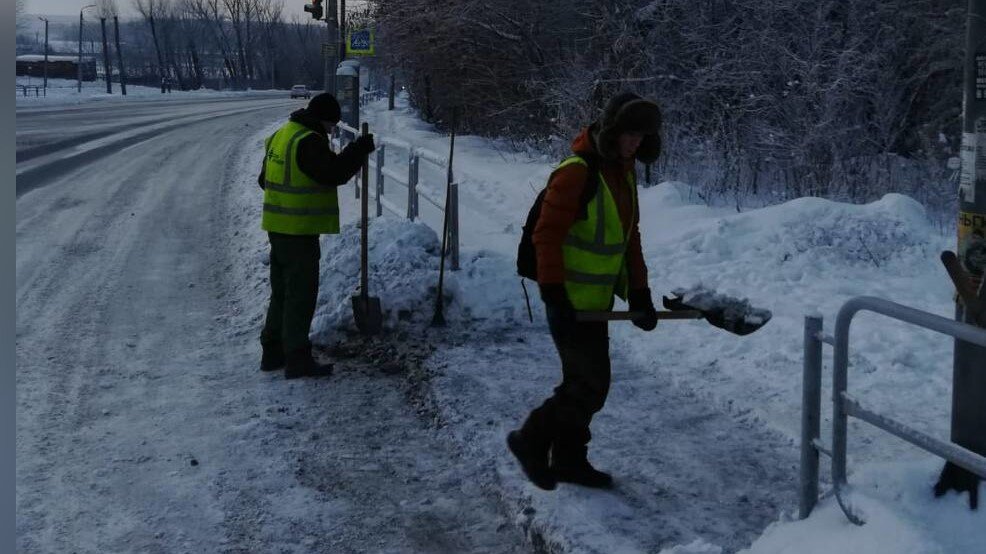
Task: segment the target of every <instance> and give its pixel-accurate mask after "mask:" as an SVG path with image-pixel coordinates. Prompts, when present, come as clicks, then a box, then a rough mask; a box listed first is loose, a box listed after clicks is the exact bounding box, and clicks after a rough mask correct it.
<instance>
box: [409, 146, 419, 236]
mask: <svg viewBox="0 0 986 554" xmlns="http://www.w3.org/2000/svg"><path fill="white" fill-rule="evenodd" d="M417 204H418V157H417V156H415V155H414V151H413V150H412V151H411V152H410V153H409V154H408V158H407V218H408V219H409V220H411V221H414V218H415V217H416V216H417V215H418V206H417Z"/></svg>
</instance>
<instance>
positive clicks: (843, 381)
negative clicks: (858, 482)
mask: <svg viewBox="0 0 986 554" xmlns="http://www.w3.org/2000/svg"><path fill="white" fill-rule="evenodd" d="M864 310H865V311H870V312H873V313H877V314H881V315H884V316H887V317H890V318H892V319H896V320H898V321H903V322H905V323H910V324H913V325H916V326H918V327H922V328H925V329H930V330H932V331H937V332H939V333H942V334H945V335H950V336H952V337H955V338H957V339H960V340H964V341H967V342H971V343H973V344H978V345H980V346H986V329H980V328H978V327H975V326H973V325H969V324H966V323H961V322H958V321H954V320H951V319H947V318H944V317H941V316H938V315H935V314H931V313H928V312H923V311H921V310H916V309H914V308H909V307H907V306H903V305H901V304H897V303H894V302H890V301H889V300H884V299H882V298H875V297H872V296H858V297H856V298H852V299H850V300H849V301H847V302H846V303H845V304H843V306H842V308H841V309H840V310H839V315H838V317H837V318H836V324H835V336H834V337H833V336H831V335H826V334H824V332H823V331H822V317H821V316H820V315H817V314H815V315H808V316H805V334H804V337H805V343H804V344H805V346H804V353H805V354H804V356H805V357H804V385H803V392H802V395H803V396H802V415H801V487H800V503H799V504H800V506H799V508H800V514H799V515H800V517H801V519H804V518H806V517H808V516H809V515H810V514H811V511H812V509H813V508H814V507H815V504H816V503H817V501H818V455H819V454H825V455H827V456H830V457H831V458H832V483H833V488H834V492H835V496H836V499H837V500H838V502H839V506H840V507H841V508H842V511H843V512H844V513H845V514H846V517H847V518H849V521H851V522H853V523H855V524H856V525H862V524H863V523H865V521H864V520H863V518H862V517H861V516H860V514H858V513H857V512H856V510H855V509H854V508H853V506H852V503H851V499H850V492H851V491H850V487H849V484H848V482H847V478H846V444H847V435H848V419H849V416H853V417H855V418H857V419H860V420H862V421H865V422H867V423H869V424H871V425H874V426H876V427H879V428H880V429H883V430H884V431H887V432H888V433H891V434H893V435H895V436H897V437H899V438H901V439H904V440H905V441H907V442H909V443H911V444H913V445H915V446H918V447H920V448H923V449H924V450H927V451H928V452H931V453H933V454H936V455H938V456H941V457H942V458H945V459H946V460H948V461H950V462H952V463H954V464H956V465H958V466H961V467H963V468H965V469H967V470H969V471H971V472H973V473H976V474H977V475H979V476H980V477H983V478H986V457H983V456H981V455H979V454H976V453H975V452H972V451H971V450H968V449H966V448H963V447H961V446H959V445H958V444H955V443H953V442H950V441H944V440H941V439H938V438H935V437H932V436H930V435H928V434H926V433H922V432H921V431H918V430H916V429H913V428H911V427H909V426H907V425H905V424H904V423H901V422H900V421H897V420H894V419H892V418H889V417H887V416H884V415H882V414H879V413H876V412H875V411H872V410H870V409H868V408H866V407H864V406H863V405H862V404H861V403H860V402H859V401H858V400H857V399H856V398H854V397H853V396H852V395H850V394H849V393H848V392H847V390H846V389H847V385H848V368H849V326H850V324H851V323H852V319H853V317H854V316H855V315H856V314H857V313H859V312H860V311H864ZM822 344H830V345H832V346H834V349H835V357H834V364H833V375H832V421H833V424H832V448H831V450H829V449H827V448H826V447H825V445H823V444H822V442H821V441H820V439H819V428H820V421H821V390H822ZM984 370H986V368H984Z"/></svg>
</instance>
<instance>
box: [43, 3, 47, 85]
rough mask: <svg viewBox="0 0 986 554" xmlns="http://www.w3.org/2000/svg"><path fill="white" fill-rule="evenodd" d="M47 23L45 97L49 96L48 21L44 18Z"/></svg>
mask: <svg viewBox="0 0 986 554" xmlns="http://www.w3.org/2000/svg"><path fill="white" fill-rule="evenodd" d="M42 20H43V21H44V22H45V86H44V89H45V96H48V20H47V19H44V18H42Z"/></svg>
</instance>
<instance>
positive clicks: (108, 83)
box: [99, 17, 113, 94]
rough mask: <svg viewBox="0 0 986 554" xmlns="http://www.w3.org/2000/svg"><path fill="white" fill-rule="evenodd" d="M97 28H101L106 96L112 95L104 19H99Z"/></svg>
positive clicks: (111, 77) (111, 76)
mask: <svg viewBox="0 0 986 554" xmlns="http://www.w3.org/2000/svg"><path fill="white" fill-rule="evenodd" d="M99 26H100V27H102V28H103V68H104V71H105V72H106V94H113V75H112V74H111V73H110V49H109V47H108V46H107V45H106V18H105V17H100V18H99Z"/></svg>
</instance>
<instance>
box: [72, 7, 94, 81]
mask: <svg viewBox="0 0 986 554" xmlns="http://www.w3.org/2000/svg"><path fill="white" fill-rule="evenodd" d="M95 7H96V5H95V4H89V5H88V6H82V8H80V9H79V66H78V71H77V72H76V76H77V77H78V82H79V87H78V92H79V94H82V12H84V11H86V8H95Z"/></svg>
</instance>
